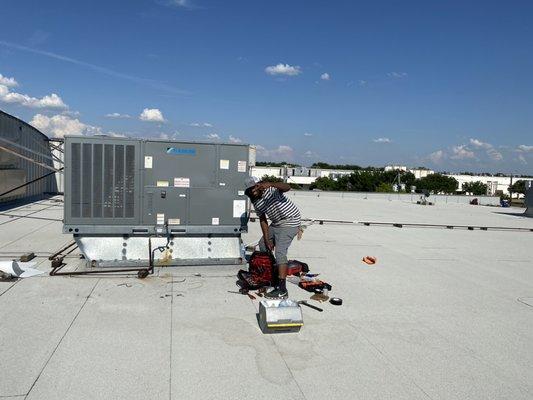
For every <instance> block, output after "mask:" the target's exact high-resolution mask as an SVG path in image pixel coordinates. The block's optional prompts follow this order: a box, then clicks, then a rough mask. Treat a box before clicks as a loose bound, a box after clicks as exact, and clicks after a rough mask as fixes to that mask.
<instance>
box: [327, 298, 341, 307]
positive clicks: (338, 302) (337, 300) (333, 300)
mask: <svg viewBox="0 0 533 400" xmlns="http://www.w3.org/2000/svg"><path fill="white" fill-rule="evenodd" d="M329 302H330V303H331V304H333V305H334V306H340V305H342V299H340V298H338V297H332V298H331V299H329Z"/></svg>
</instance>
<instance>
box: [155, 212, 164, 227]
mask: <svg viewBox="0 0 533 400" xmlns="http://www.w3.org/2000/svg"><path fill="white" fill-rule="evenodd" d="M156 224H157V225H165V214H157V215H156Z"/></svg>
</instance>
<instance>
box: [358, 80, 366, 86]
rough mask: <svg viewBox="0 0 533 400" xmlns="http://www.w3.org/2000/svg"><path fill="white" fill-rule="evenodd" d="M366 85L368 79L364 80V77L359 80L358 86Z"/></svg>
mask: <svg viewBox="0 0 533 400" xmlns="http://www.w3.org/2000/svg"><path fill="white" fill-rule="evenodd" d="M366 85H368V81H365V80H364V79H361V80H359V86H361V87H365V86H366Z"/></svg>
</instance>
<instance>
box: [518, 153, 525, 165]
mask: <svg viewBox="0 0 533 400" xmlns="http://www.w3.org/2000/svg"><path fill="white" fill-rule="evenodd" d="M518 161H520V162H521V163H522V164H524V165H527V161H526V158H525V157H524V156H523V155H522V154H519V155H518Z"/></svg>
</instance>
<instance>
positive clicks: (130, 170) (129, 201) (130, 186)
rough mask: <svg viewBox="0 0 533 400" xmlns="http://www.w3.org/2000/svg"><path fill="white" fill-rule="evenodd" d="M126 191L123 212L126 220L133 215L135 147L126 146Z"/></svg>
mask: <svg viewBox="0 0 533 400" xmlns="http://www.w3.org/2000/svg"><path fill="white" fill-rule="evenodd" d="M124 180H125V184H124V188H125V190H126V196H125V199H126V200H125V202H124V210H125V215H124V216H125V217H126V218H133V216H134V213H135V146H131V145H128V146H126V171H125V174H124Z"/></svg>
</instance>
